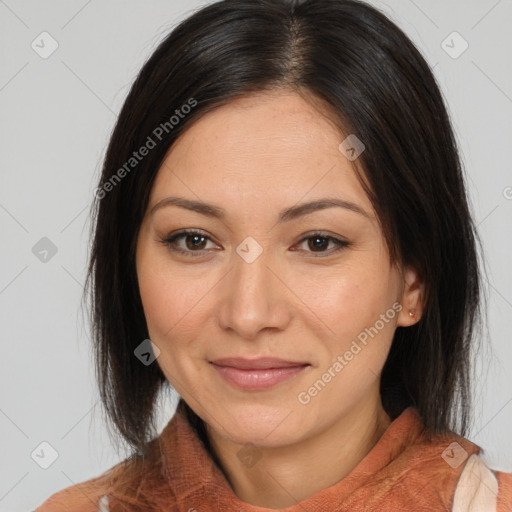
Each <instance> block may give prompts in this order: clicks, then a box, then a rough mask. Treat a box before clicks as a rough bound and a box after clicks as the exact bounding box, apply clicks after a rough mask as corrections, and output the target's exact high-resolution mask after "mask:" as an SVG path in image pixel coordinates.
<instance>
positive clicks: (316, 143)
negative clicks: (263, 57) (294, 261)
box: [152, 90, 370, 208]
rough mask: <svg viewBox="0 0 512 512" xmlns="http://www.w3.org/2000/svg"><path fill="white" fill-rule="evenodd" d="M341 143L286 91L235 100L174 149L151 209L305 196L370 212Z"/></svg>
mask: <svg viewBox="0 0 512 512" xmlns="http://www.w3.org/2000/svg"><path fill="white" fill-rule="evenodd" d="M345 137H346V134H343V133H342V132H341V130H340V129H339V128H338V127H337V126H336V124H335V123H334V122H333V120H332V117H331V116H330V115H329V111H328V110H327V109H326V108H324V106H323V105H322V104H321V103H318V102H315V103H314V104H312V103H311V102H310V101H308V100H307V99H305V98H304V97H302V96H301V95H299V94H297V93H295V92H291V91H282V90H279V91H270V92H262V93H256V94H251V95H249V96H245V97H242V98H237V99H235V100H233V101H231V102H230V103H228V104H226V105H223V106H221V107H218V108H216V109H214V110H213V111H211V112H208V113H207V114H205V115H203V117H201V118H200V119H198V120H197V121H195V122H194V123H193V124H192V125H191V126H189V127H188V129H187V130H186V131H185V132H184V133H183V134H182V135H181V136H180V137H179V138H178V139H177V140H176V141H175V143H174V144H173V146H172V147H171V148H170V150H169V152H168V153H167V155H166V157H165V159H164V161H163V163H162V166H161V168H160V169H159V172H158V174H157V177H156V179H155V183H154V186H153V191H152V196H153V198H154V201H153V202H155V201H157V200H158V199H159V198H160V199H161V198H162V197H164V196H165V194H166V193H171V192H173V193H174V192H178V191H180V192H183V193H184V194H187V195H188V196H190V195H191V193H192V194H193V195H195V196H197V197H198V198H201V199H203V200H206V199H207V198H213V197H219V195H220V196H221V199H222V200H224V201H225V202H228V204H229V202H230V201H231V200H238V199H239V198H240V196H241V195H243V196H244V197H246V198H247V199H248V200H249V199H250V198H253V199H259V200H261V199H262V198H265V200H266V201H270V202H273V201H274V200H275V201H278V202H279V203H283V202H286V203H287V204H288V203H289V204H293V203H294V202H297V201H299V200H300V199H301V198H302V197H303V196H306V195H307V196H308V197H307V199H314V196H315V195H317V196H319V195H325V194H326V192H328V193H329V194H331V195H334V194H335V195H339V196H342V197H343V198H344V199H347V200H359V202H360V203H363V205H364V206H366V207H368V208H370V206H369V201H368V199H367V198H366V195H365V193H364V191H363V190H362V187H361V185H360V183H359V181H358V179H357V177H356V174H355V171H354V169H353V165H352V162H350V161H349V160H348V159H347V158H346V157H345V155H344V154H343V153H341V152H340V151H339V145H340V143H341V142H342V141H343V139H344V138H345Z"/></svg>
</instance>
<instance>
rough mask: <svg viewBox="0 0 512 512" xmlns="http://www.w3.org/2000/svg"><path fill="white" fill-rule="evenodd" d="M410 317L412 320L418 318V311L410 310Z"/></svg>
mask: <svg viewBox="0 0 512 512" xmlns="http://www.w3.org/2000/svg"><path fill="white" fill-rule="evenodd" d="M409 316H410V317H411V318H414V317H415V316H416V310H415V309H410V310H409Z"/></svg>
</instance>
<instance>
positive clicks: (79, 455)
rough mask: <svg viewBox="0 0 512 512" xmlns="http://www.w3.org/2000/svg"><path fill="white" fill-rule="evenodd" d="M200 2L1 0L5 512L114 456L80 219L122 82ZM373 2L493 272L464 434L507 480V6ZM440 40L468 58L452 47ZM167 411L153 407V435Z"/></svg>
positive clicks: (510, 176)
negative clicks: (443, 103)
mask: <svg viewBox="0 0 512 512" xmlns="http://www.w3.org/2000/svg"><path fill="white" fill-rule="evenodd" d="M205 3H209V2H199V1H184V0H173V1H168V0H167V1H163V0H160V1H156V0H153V1H147V2H136V1H134V0H131V1H123V2H121V1H120V0H115V1H114V0H106V1H105V0H104V1H102V2H100V1H98V0H89V1H86V0H81V1H63V0H62V1H45V2H41V1H35V0H30V1H29V0H27V1H15V0H5V1H2V0H0V38H1V40H0V43H1V44H0V48H1V50H0V52H1V53H0V58H1V66H0V119H1V133H0V155H1V169H2V170H1V186H0V223H1V234H2V252H1V254H2V260H1V266H0V311H1V315H2V316H1V321H0V328H1V341H2V355H1V359H0V362H1V373H0V390H1V391H0V393H1V395H0V429H1V430H0V436H1V437H0V438H1V445H0V450H1V452H0V461H1V468H0V510H1V511H23V510H31V509H33V508H35V507H36V506H37V505H39V504H40V503H41V502H42V501H44V500H45V499H46V498H47V497H48V496H49V495H50V494H52V493H54V492H56V491H58V490H60V489H63V488H64V487H67V486H70V485H73V484H75V483H78V482H81V481H84V480H86V479H89V478H92V477H94V476H97V475H99V474H101V473H102V472H104V471H105V470H107V469H108V468H109V467H111V466H112V465H114V464H115V463H116V462H117V461H118V460H120V458H119V456H118V455H117V454H116V452H115V450H114V448H113V447H112V446H110V445H109V440H108V436H107V431H106V429H105V426H104V423H103V421H102V417H101V414H100V412H101V409H100V406H99V403H98V394H97V390H96V384H95V382H94V373H93V369H92V357H91V351H90V345H89V334H88V333H89V330H88V326H87V324H86V322H85V321H84V317H82V314H81V310H80V299H81V293H82V286H83V282H84V278H85V268H86V258H87V253H88V248H89V241H88V232H89V220H88V217H87V215H88V211H89V205H90V202H91V200H92V197H93V190H94V187H95V186H96V181H97V179H98V176H99V170H100V163H101V158H102V156H103V152H104V150H105V147H106V143H107V139H108V136H109V133H110V130H111V129H112V127H113V125H114V121H115V119H116V113H117V112H118V111H119V109H120V107H121V104H122V102H123V99H124V97H125V95H126V93H127V91H128V87H129V86H130V84H131V82H132V80H133V79H134V78H135V75H136V73H137V71H138V70H139V68H140V66H141V65H142V63H143V62H144V60H145V59H146V58H147V56H148V55H149V54H150V53H151V51H152V50H153V49H154V47H155V45H156V44H157V42H158V41H160V40H161V39H162V38H163V37H164V36H165V34H166V33H167V32H168V30H169V29H170V28H171V27H172V26H173V25H174V24H175V23H176V22H177V21H179V20H181V19H183V18H184V17H186V16H188V15H189V14H190V13H191V12H192V11H193V10H195V9H196V8H197V7H199V6H200V5H202V4H205ZM372 3H373V4H375V5H379V6H380V7H381V9H382V10H383V11H384V12H386V13H388V14H389V15H390V17H391V18H392V19H393V20H394V21H395V22H397V23H398V24H399V26H401V27H402V28H403V29H404V30H405V31H406V33H408V35H409V36H410V37H411V38H412V39H413V41H414V42H415V43H416V44H417V45H418V47H419V48H420V49H421V51H422V52H423V54H424V55H425V57H426V59H427V60H428V62H429V63H430V65H431V66H434V72H435V74H436V77H437V78H438V81H439V83H440V86H441V88H442V90H443V93H444V95H445V97H446V98H447V101H448V103H449V108H450V111H451V115H452V119H453V123H454V125H455V128H456V132H457V136H458V140H459V142H460V147H461V149H462V152H463V159H464V163H465V166H466V170H467V176H468V187H469V190H470V194H471V200H472V205H473V210H474V215H475V218H476V221H477V223H478V229H479V232H480V235H481V237H482V240H483V243H484V248H485V250H486V255H487V263H488V270H489V274H488V277H489V280H488V282H486V286H487V290H488V296H489V322H488V330H489V338H490V340H489V341H488V342H486V345H485V346H486V348H485V350H483V351H482V353H481V354H480V357H479V359H478V369H479V372H480V374H481V378H480V379H479V380H478V382H477V383H476V384H475V390H476V395H477V403H476V414H475V416H476V421H475V425H474V427H473V429H472V433H471V436H469V437H470V438H471V439H472V440H473V441H474V442H476V443H478V444H480V445H481V446H483V447H484V448H485V449H486V452H487V460H488V463H489V464H491V465H492V466H493V467H494V468H497V469H504V470H508V471H512V436H511V435H510V434H511V428H510V427H511V425H512V404H511V401H512V385H511V382H512V344H511V342H510V329H511V327H512V322H511V317H512V272H511V271H510V262H511V256H512V236H511V234H512V233H511V231H512V230H511V227H510V226H511V223H510V220H511V219H512V188H511V187H512V171H511V165H510V164H511V152H510V146H511V142H512V126H511V124H512V123H511V113H512V73H511V66H510V48H511V47H512V46H511V35H510V29H509V27H510V22H511V21H512V2H511V1H510V0H500V1H497V0H478V1H477V0H473V1H467V0H464V1H462V0H459V1H454V0H452V1H446V0H436V1H432V0H429V1H426V0H414V1H413V0H386V1H385V2H377V1H373V2H372ZM43 31H47V32H49V33H50V34H51V36H52V37H53V38H54V39H55V40H56V41H57V42H58V45H59V46H58V49H57V50H56V51H55V52H54V53H53V54H52V55H51V56H49V57H48V58H47V59H43V58H41V57H40V55H39V54H38V53H36V51H34V50H33V49H32V47H31V43H32V41H34V40H35V42H36V43H37V44H39V46H40V47H41V46H43V43H41V38H40V37H38V36H39V34H41V32H43ZM453 31H457V32H459V33H460V34H461V36H462V37H463V38H464V39H465V40H466V41H467V42H468V44H469V48H468V49H467V50H466V51H465V52H464V53H462V54H461V55H460V56H459V57H458V58H456V59H455V58H452V57H451V56H449V55H448V54H447V53H446V51H445V50H444V49H443V47H442V46H441V44H442V42H443V41H444V40H445V39H446V38H447V36H449V35H450V34H451V33H452V32H453ZM446 44H448V45H450V46H451V47H452V48H451V50H450V51H451V52H452V53H453V52H459V51H460V50H461V49H462V46H461V44H462V41H460V40H457V39H456V38H455V39H454V38H453V37H451V38H449V39H448V40H447V43H445V45H446ZM44 47H45V48H46V50H48V49H49V48H50V41H49V40H48V39H46V40H45V43H44ZM445 48H446V46H445ZM40 51H42V48H41V50H40ZM43 237H47V238H48V239H49V240H51V242H52V243H53V244H54V245H55V246H56V248H57V252H56V254H55V255H53V256H52V257H50V255H51V253H50V254H49V256H48V261H47V262H42V261H40V259H39V258H37V257H36V255H35V254H34V253H33V251H32V248H33V247H34V245H35V244H36V243H38V241H39V240H40V239H41V238H43ZM491 346H492V347H491ZM174 407H175V402H174V403H173V402H172V401H169V400H168V401H167V402H164V401H162V407H161V415H160V426H161V427H163V426H164V425H165V424H166V423H167V421H168V420H169V418H170V416H171V414H172V412H173V410H174ZM43 441H46V442H48V443H50V445H51V446H52V447H53V448H54V449H55V450H56V451H57V453H58V458H57V459H56V460H55V462H54V463H53V464H52V465H51V466H50V467H48V469H42V468H41V467H40V466H39V465H38V464H36V462H35V461H34V460H33V459H32V458H31V453H32V452H33V451H34V450H35V449H36V448H38V447H39V446H40V443H41V442H43ZM40 450H41V448H39V453H41V452H40ZM43 451H44V454H45V455H44V457H48V456H49V454H50V451H49V450H48V449H46V450H43ZM121 455H122V454H121ZM44 457H43V456H40V460H41V461H42V462H44V460H43V459H44ZM47 462H48V460H47Z"/></svg>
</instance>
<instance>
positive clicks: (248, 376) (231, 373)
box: [210, 357, 311, 391]
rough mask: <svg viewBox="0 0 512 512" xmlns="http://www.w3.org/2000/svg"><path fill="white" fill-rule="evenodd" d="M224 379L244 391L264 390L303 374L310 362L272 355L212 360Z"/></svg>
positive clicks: (213, 365) (212, 363)
mask: <svg viewBox="0 0 512 512" xmlns="http://www.w3.org/2000/svg"><path fill="white" fill-rule="evenodd" d="M210 364H211V365H212V367H213V369H214V370H215V371H216V373H217V374H218V375H220V376H221V377H222V379H223V380H224V381H225V382H227V383H229V384H230V385H231V386H234V387H236V388H238V389H242V390H244V391H263V390H265V389H268V388H271V387H273V386H275V385H277V384H279V383H281V382H284V381H287V380H290V379H292V378H293V377H295V376H298V375H300V374H302V373H303V372H304V371H305V370H306V368H307V367H308V366H311V365H310V364H309V363H304V362H298V361H287V360H285V359H277V358H273V357H272V358H270V357H261V358H259V359H244V358H234V357H228V358H224V359H216V360H214V361H210Z"/></svg>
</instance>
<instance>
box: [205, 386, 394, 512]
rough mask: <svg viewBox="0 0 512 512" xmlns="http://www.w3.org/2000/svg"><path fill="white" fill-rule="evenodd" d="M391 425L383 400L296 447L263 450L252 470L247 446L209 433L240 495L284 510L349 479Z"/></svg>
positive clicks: (357, 410) (370, 403) (367, 404)
mask: <svg viewBox="0 0 512 512" xmlns="http://www.w3.org/2000/svg"><path fill="white" fill-rule="evenodd" d="M390 423H391V420H390V418H389V416H388V415H387V414H386V412H385V411H384V409H383V407H382V403H381V401H380V396H379V397H377V399H375V400H373V401H368V400H366V401H365V403H364V404H362V405H358V406H357V407H356V408H354V409H353V410H351V411H350V412H348V413H347V414H345V415H344V416H342V417H340V418H339V419H338V420H337V421H336V422H335V423H334V424H332V425H331V426H330V427H329V428H328V429H326V430H324V431H322V432H320V433H318V434H315V435H313V436H310V437H307V438H305V439H303V440H301V441H300V442H297V443H295V444H293V445H286V446H280V447H259V451H260V453H261V455H262V457H261V458H260V459H259V460H258V462H257V464H255V465H254V466H252V467H250V468H249V467H246V466H244V465H243V464H241V461H240V460H239V458H238V456H237V452H238V450H240V448H241V446H240V445H239V444H234V443H232V442H230V441H229V440H226V439H225V438H223V437H221V436H219V435H218V434H217V433H216V432H215V431H214V430H213V429H212V428H211V427H210V426H209V425H206V433H207V436H208V440H209V443H210V446H211V448H212V450H213V452H214V453H215V456H216V457H215V458H216V459H217V461H218V462H219V463H220V465H221V468H222V470H223V472H224V475H225V476H226V478H227V480H228V482H229V484H230V485H231V488H232V489H233V492H234V493H235V494H236V496H237V497H238V498H239V499H240V500H242V501H244V502H246V503H248V504H250V505H253V506H257V507H263V508H270V509H279V508H286V507H291V506H293V505H296V504H297V503H299V502H301V501H303V500H305V499H307V498H309V497H310V496H312V495H313V494H315V493H317V492H319V491H321V490H323V489H326V488H328V487H331V486H332V485H334V484H336V483H337V482H339V481H340V480H342V479H343V478H344V477H346V476H347V475H348V474H349V473H350V472H351V471H352V470H353V469H354V468H355V467H356V466H357V465H358V464H359V462H361V460H362V459H363V458H364V457H365V456H366V455H367V454H368V452H369V451H370V450H371V449H372V448H373V446H375V444H376V443H377V441H378V440H379V439H380V437H381V436H382V434H383V433H384V432H385V430H386V429H387V427H388V426H389V425H390Z"/></svg>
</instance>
